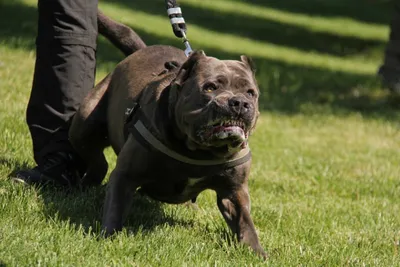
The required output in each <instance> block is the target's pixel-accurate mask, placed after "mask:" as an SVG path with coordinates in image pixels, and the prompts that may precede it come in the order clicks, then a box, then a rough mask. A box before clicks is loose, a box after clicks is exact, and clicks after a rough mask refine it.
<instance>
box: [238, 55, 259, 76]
mask: <svg viewBox="0 0 400 267" xmlns="http://www.w3.org/2000/svg"><path fill="white" fill-rule="evenodd" d="M240 60H241V61H242V62H243V63H244V64H245V65H246V66H247V67H248V68H249V69H250V70H251V71H252V72H253V73H254V74H255V73H256V65H255V64H254V61H253V60H252V59H251V57H248V56H244V55H242V56H240Z"/></svg>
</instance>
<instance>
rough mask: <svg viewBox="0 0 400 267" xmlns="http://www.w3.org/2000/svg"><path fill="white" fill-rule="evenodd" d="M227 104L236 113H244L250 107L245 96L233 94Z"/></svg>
mask: <svg viewBox="0 0 400 267" xmlns="http://www.w3.org/2000/svg"><path fill="white" fill-rule="evenodd" d="M228 105H229V107H230V108H231V110H232V111H233V112H235V113H236V114H241V113H246V112H248V111H249V109H250V108H251V104H250V102H249V101H248V100H247V99H246V98H245V97H240V96H234V97H232V98H230V99H229V100H228Z"/></svg>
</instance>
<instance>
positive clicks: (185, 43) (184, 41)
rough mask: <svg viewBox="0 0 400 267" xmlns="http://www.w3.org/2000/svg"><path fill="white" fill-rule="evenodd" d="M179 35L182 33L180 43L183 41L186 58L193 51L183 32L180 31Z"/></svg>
mask: <svg viewBox="0 0 400 267" xmlns="http://www.w3.org/2000/svg"><path fill="white" fill-rule="evenodd" d="M181 33H182V35H183V37H182V41H183V44H184V45H185V55H186V56H187V57H188V56H190V54H191V53H192V52H193V49H192V47H191V46H190V44H189V40H188V38H187V37H186V34H185V31H184V30H181Z"/></svg>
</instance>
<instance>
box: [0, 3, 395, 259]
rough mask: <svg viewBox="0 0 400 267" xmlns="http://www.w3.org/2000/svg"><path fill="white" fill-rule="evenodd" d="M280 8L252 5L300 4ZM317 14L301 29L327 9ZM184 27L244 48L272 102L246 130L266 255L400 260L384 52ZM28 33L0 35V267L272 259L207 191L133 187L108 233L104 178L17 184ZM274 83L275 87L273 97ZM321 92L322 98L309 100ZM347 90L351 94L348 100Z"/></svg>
mask: <svg viewBox="0 0 400 267" xmlns="http://www.w3.org/2000/svg"><path fill="white" fill-rule="evenodd" d="M189 1H190V3H189ZM215 3H216V6H217V7H219V8H220V9H225V11H226V12H248V13H246V14H248V15H250V13H249V12H250V11H249V10H252V8H256V7H254V6H253V5H251V4H241V5H243V6H240V7H242V8H240V10H243V11H240V10H239V8H237V3H235V4H234V5H235V8H233V7H229V3H230V2H228V1H225V2H223V1H221V0H218V1H217V2H215ZM26 4H27V5H30V6H35V5H36V2H34V1H32V0H29V1H26ZM184 4H191V5H201V4H200V3H197V2H194V1H192V0H182V5H183V8H184ZM204 5H209V2H208V1H206V2H204ZM218 5H220V6H218ZM232 5H233V3H232ZM101 8H102V9H104V11H105V12H106V13H107V14H109V15H111V16H112V17H115V18H117V19H118V20H122V21H124V22H126V23H128V24H129V25H131V26H132V27H134V28H138V29H140V30H141V31H142V32H143V33H145V34H146V33H148V34H149V35H146V38H147V37H153V38H154V39H153V40H161V41H162V42H164V43H168V42H170V41H171V43H172V42H173V43H174V44H176V38H174V37H173V36H172V32H171V29H170V25H169V24H168V21H167V18H166V17H161V16H158V15H157V16H156V15H151V14H145V13H144V12H141V11H139V10H135V11H133V10H131V9H128V8H126V6H123V5H122V4H121V5H117V4H110V3H108V2H106V3H101ZM161 8H163V7H161ZM207 8H214V7H209V6H207ZM246 8H249V10H247V9H246ZM256 9H258V8H256ZM238 10H239V11H238ZM225 11H224V12H225ZM252 11H253V10H252ZM272 11H273V10H272ZM272 11H271V10H269V9H268V8H266V10H264V9H260V10H259V13H257V12H258V11H257V12H256V10H254V13H255V15H254V16H269V19H271V18H272V17H273V15H271V14H275V15H274V16H278V15H279V16H283V18H280V17H279V16H278V17H275V18H273V19H276V20H278V19H281V20H282V21H283V20H285V19H286V20H287V23H288V25H289V24H290V23H292V24H293V23H298V25H297V26H299V24H300V22H298V20H299V17H297V15H298V14H297V15H296V14H291V13H288V12H281V13H279V11H277V10H276V11H273V12H278V13H273V12H272ZM268 12H272V13H271V14H270V13H268ZM276 14H278V15H276ZM13 16H14V15H13ZM299 16H300V17H301V15H299ZM186 19H187V20H188V21H190V18H186ZM304 19H305V18H304ZM314 19H315V18H310V20H308V21H306V22H304V25H305V26H304V27H306V24H307V23H310V24H318V22H319V21H318V20H324V18H322V17H321V18H317V19H318V20H314ZM0 20H1V18H0ZM21 20H23V18H21ZM296 21H297V22H296ZM326 21H327V22H326V25H331V26H326V28H324V29H323V31H336V30H335V28H334V26H332V25H334V24H335V21H334V20H331V19H327V20H326ZM328 21H329V23H328ZM353 22H354V21H353ZM353 22H352V23H353ZM24 23H26V22H24ZM352 23H350V24H349V25H350V26H349V28H352V30H353V31H354V29H355V28H354V27H356V26H354V25H358V23H359V24H360V25H361V26H362V27H361V26H360V27H361V28H359V30H360V33H358V35H357V36H359V37H360V38H361V36H362V35H363V34H364V33H362V32H367V31H368V29H369V26H370V25H368V24H361V23H360V22H354V24H352ZM338 25H339V24H338ZM189 27H190V37H191V39H192V40H193V41H192V43H193V45H194V46H195V47H202V48H204V49H206V53H207V49H209V50H210V51H213V52H214V53H218V54H221V55H225V56H235V57H238V55H239V54H245V53H248V54H250V55H255V56H256V60H257V63H259V64H258V68H259V70H261V71H259V72H258V74H257V78H258V80H259V82H260V87H261V88H262V90H263V92H262V96H261V100H262V104H263V105H265V106H267V107H269V109H266V110H263V111H262V114H261V117H260V120H259V123H258V127H257V129H256V132H255V134H254V135H253V136H252V137H251V142H250V145H251V148H252V152H253V166H252V174H251V179H250V184H249V186H250V193H251V199H252V217H253V219H254V222H255V225H256V228H257V231H258V233H259V236H260V240H261V243H262V245H263V247H264V248H265V249H266V250H267V251H268V253H269V254H270V259H269V260H268V262H267V263H266V265H267V266H385V267H386V266H399V262H400V256H399V252H398V251H399V249H400V247H399V244H400V243H399V239H400V216H399V214H400V204H399V203H400V202H399V198H400V177H399V174H400V164H399V162H400V154H399V153H400V152H399V151H400V141H399V140H400V133H399V123H398V122H399V118H400V113H399V111H398V110H396V109H391V108H389V107H387V102H382V103H381V104H379V103H378V104H377V103H376V102H379V101H383V100H385V98H384V97H382V95H383V96H385V94H386V93H385V92H384V91H382V90H381V89H380V88H379V87H378V86H376V84H375V83H373V82H372V81H371V79H372V78H371V77H372V74H373V70H374V68H375V67H377V66H378V64H379V62H378V61H377V60H376V58H371V56H370V55H369V54H365V53H361V55H362V56H365V57H367V60H369V62H370V63H368V64H365V62H363V60H362V59H360V60H354V61H350V60H349V59H345V58H343V57H338V56H332V55H322V54H320V53H315V54H312V53H307V52H305V51H301V50H297V49H294V48H288V47H289V45H290V44H288V47H285V46H278V45H270V44H268V43H266V42H265V41H263V42H257V40H251V39H248V38H247V39H246V38H241V37H240V36H235V35H234V34H232V33H230V34H227V33H224V32H214V31H211V30H209V29H207V28H205V27H201V26H200V25H189ZM315 27H317V28H318V26H315ZM324 27H325V26H324ZM329 27H331V28H329ZM335 27H339V26H335ZM357 27H358V26H357ZM377 27H378V28H379V27H381V26H379V25H378V26H377ZM382 27H383V26H382ZM376 29H377V28H376ZM2 31H3V29H2V28H0V34H1V33H2ZM5 31H6V29H5V30H4V32H5ZM357 31H358V30H357ZM373 31H375V30H374V28H373V27H372V31H371V32H373ZM337 32H338V35H340V34H344V33H343V32H345V31H341V30H339V29H337ZM316 34H317V30H316ZM365 34H366V35H368V34H372V33H365ZM374 34H375V33H374ZM374 34H372V35H373V36H375V37H374V38H380V37H376V36H378V35H374ZM34 35H35V34H34V32H32V33H31V35H29V36H28V37H29V38H31V39H29V38H23V37H20V36H15V37H13V39H12V40H10V39H7V40H0V99H2V104H1V105H0V266H1V265H2V264H5V265H6V266H39V265H40V266H214V265H216V266H261V265H264V263H263V262H261V261H260V259H259V258H257V257H256V256H254V255H253V254H252V252H251V251H249V250H248V249H247V248H245V247H241V246H237V245H236V243H235V242H231V241H232V240H231V238H230V237H229V232H228V229H227V227H226V224H225V222H224V221H223V219H222V217H221V215H220V213H219V211H218V209H217V207H216V203H215V194H214V193H213V192H211V191H206V192H204V193H202V194H201V195H200V197H199V199H198V204H199V207H200V210H198V211H195V210H192V209H190V208H188V207H186V206H182V205H180V206H173V205H159V204H157V203H156V202H152V201H150V202H149V201H148V200H146V199H145V198H143V197H137V198H136V199H135V204H134V206H133V208H132V211H131V214H130V215H129V219H128V222H127V223H126V228H125V230H124V231H123V232H122V233H121V234H119V235H117V236H116V238H114V239H103V238H102V237H100V236H99V229H100V220H101V209H102V203H103V198H104V188H96V189H93V190H89V191H88V192H73V193H70V194H67V193H65V192H59V191H56V190H53V189H51V188H50V189H37V188H34V187H31V188H29V187H28V188H25V187H22V186H19V185H14V184H12V183H11V182H10V181H9V180H8V175H9V173H11V172H12V171H14V170H18V169H20V168H25V167H32V166H34V162H33V159H32V152H31V140H30V135H29V132H28V128H27V126H26V123H25V109H26V104H27V102H28V99H29V93H30V87H31V83H32V76H33V75H32V73H33V67H34V59H35V56H34V50H33V44H34ZM215 40H218V42H215ZM294 42H295V40H293V43H294ZM106 49H109V50H106ZM378 52H379V53H382V52H383V51H382V50H377V53H378ZM98 53H99V54H98V58H99V59H100V63H99V66H98V69H97V70H98V73H97V79H101V78H102V77H104V75H105V74H106V73H107V71H109V70H110V69H111V68H112V66H114V65H115V64H117V60H116V59H115V57H114V56H111V55H114V53H117V52H116V51H115V50H110V47H108V46H106V44H105V43H104V41H101V42H100V48H99V51H98ZM116 58H118V56H116ZM270 59H274V60H273V61H270ZM277 62H278V63H277ZM279 62H285V64H283V65H280V63H279ZM332 62H333V63H332ZM298 66H300V67H298ZM303 66H304V67H303ZM310 66H313V68H309V67H310ZM303 68H304V69H303ZM327 69H332V70H334V71H332V72H331V71H327ZM335 71H338V72H340V73H341V74H340V75H336V72H335ZM357 73H366V74H371V75H365V76H362V75H360V76H358V75H356V74H357ZM305 77H306V78H305ZM271 92H274V95H272V96H271V97H270V98H268V97H269V93H271ZM317 93H318V94H320V95H319V98H313V95H314V94H317ZM266 95H267V96H268V97H265V96H266ZM359 95H360V96H359ZM302 96H303V97H304V96H305V97H304V99H302V101H301V102H296V101H297V100H298V99H300V98H301V97H302ZM291 98H293V99H291ZM275 99H278V100H282V99H284V100H286V99H288V100H290V101H292V102H291V103H294V105H295V106H294V108H293V109H286V106H282V107H281V106H279V108H277V106H275V104H276V103H275V102H274V101H273V100H275ZM342 100H343V101H344V100H346V101H348V102H349V104H348V105H341V103H342V102H340V101H342ZM355 103H358V104H359V105H361V107H362V108H359V109H358V108H356V107H355V106H356V105H355ZM107 157H108V159H109V160H110V166H111V168H112V167H113V166H114V163H115V158H116V157H115V155H113V153H112V151H110V150H107Z"/></svg>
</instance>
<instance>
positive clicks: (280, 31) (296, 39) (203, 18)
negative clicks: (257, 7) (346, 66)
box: [112, 0, 384, 56]
mask: <svg viewBox="0 0 400 267" xmlns="http://www.w3.org/2000/svg"><path fill="white" fill-rule="evenodd" d="M112 2H113V3H118V4H122V5H124V6H126V7H127V8H131V9H132V10H141V11H144V12H146V13H150V14H152V15H159V16H165V17H166V15H165V9H164V1H163V0H153V1H151V2H146V1H131V0H118V1H112ZM182 8H183V11H184V15H185V18H187V19H186V20H187V21H188V23H189V34H190V24H196V25H199V26H201V27H204V28H207V29H210V30H213V31H216V32H221V33H228V34H233V35H237V36H241V37H246V38H250V39H253V40H258V41H263V42H268V43H273V44H276V45H282V46H286V47H293V48H296V49H299V50H302V51H306V52H310V51H313V52H320V53H325V54H331V55H335V56H346V55H356V54H360V53H363V52H366V51H369V50H375V49H377V48H378V49H382V48H383V47H384V42H381V41H373V40H362V39H359V38H357V37H351V36H348V37H346V36H338V35H335V34H334V33H323V32H313V31H309V30H307V29H305V28H302V27H296V26H294V25H287V24H282V23H279V22H276V21H272V20H268V19H261V18H254V17H251V16H246V15H240V14H232V13H227V12H223V11H215V10H210V9H207V8H203V7H201V6H198V7H193V6H190V5H184V4H183V5H182ZM166 21H167V20H166ZM171 34H172V33H171ZM212 41H214V42H217V41H218V40H212Z"/></svg>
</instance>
